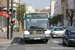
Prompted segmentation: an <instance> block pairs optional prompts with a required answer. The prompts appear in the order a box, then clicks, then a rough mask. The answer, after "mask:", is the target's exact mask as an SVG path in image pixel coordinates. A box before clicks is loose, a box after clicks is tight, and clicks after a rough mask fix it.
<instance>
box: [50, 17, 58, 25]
mask: <svg viewBox="0 0 75 50" xmlns="http://www.w3.org/2000/svg"><path fill="white" fill-rule="evenodd" d="M50 23H51V24H53V25H55V24H56V25H57V23H58V19H57V17H56V16H53V17H52V19H51V22H50Z"/></svg>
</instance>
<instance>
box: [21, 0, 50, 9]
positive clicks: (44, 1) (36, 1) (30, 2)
mask: <svg viewBox="0 0 75 50" xmlns="http://www.w3.org/2000/svg"><path fill="white" fill-rule="evenodd" d="M21 2H22V3H26V9H28V6H33V8H34V9H40V10H42V9H44V8H45V7H46V6H50V0H21Z"/></svg>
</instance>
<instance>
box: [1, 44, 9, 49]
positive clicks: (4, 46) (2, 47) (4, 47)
mask: <svg viewBox="0 0 75 50" xmlns="http://www.w3.org/2000/svg"><path fill="white" fill-rule="evenodd" d="M0 46H1V48H0V50H6V49H7V48H8V47H9V46H10V44H7V45H0Z"/></svg>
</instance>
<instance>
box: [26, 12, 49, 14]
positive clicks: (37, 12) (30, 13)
mask: <svg viewBox="0 0 75 50" xmlns="http://www.w3.org/2000/svg"><path fill="white" fill-rule="evenodd" d="M35 13H47V12H35ZM25 14H29V13H25ZM30 14H33V13H30ZM47 14H48V13H47Z"/></svg>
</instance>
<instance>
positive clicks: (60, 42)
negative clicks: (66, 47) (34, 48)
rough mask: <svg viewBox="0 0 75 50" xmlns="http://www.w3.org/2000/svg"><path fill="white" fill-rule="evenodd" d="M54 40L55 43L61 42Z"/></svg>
mask: <svg viewBox="0 0 75 50" xmlns="http://www.w3.org/2000/svg"><path fill="white" fill-rule="evenodd" d="M52 42H54V43H61V42H59V41H52Z"/></svg>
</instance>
